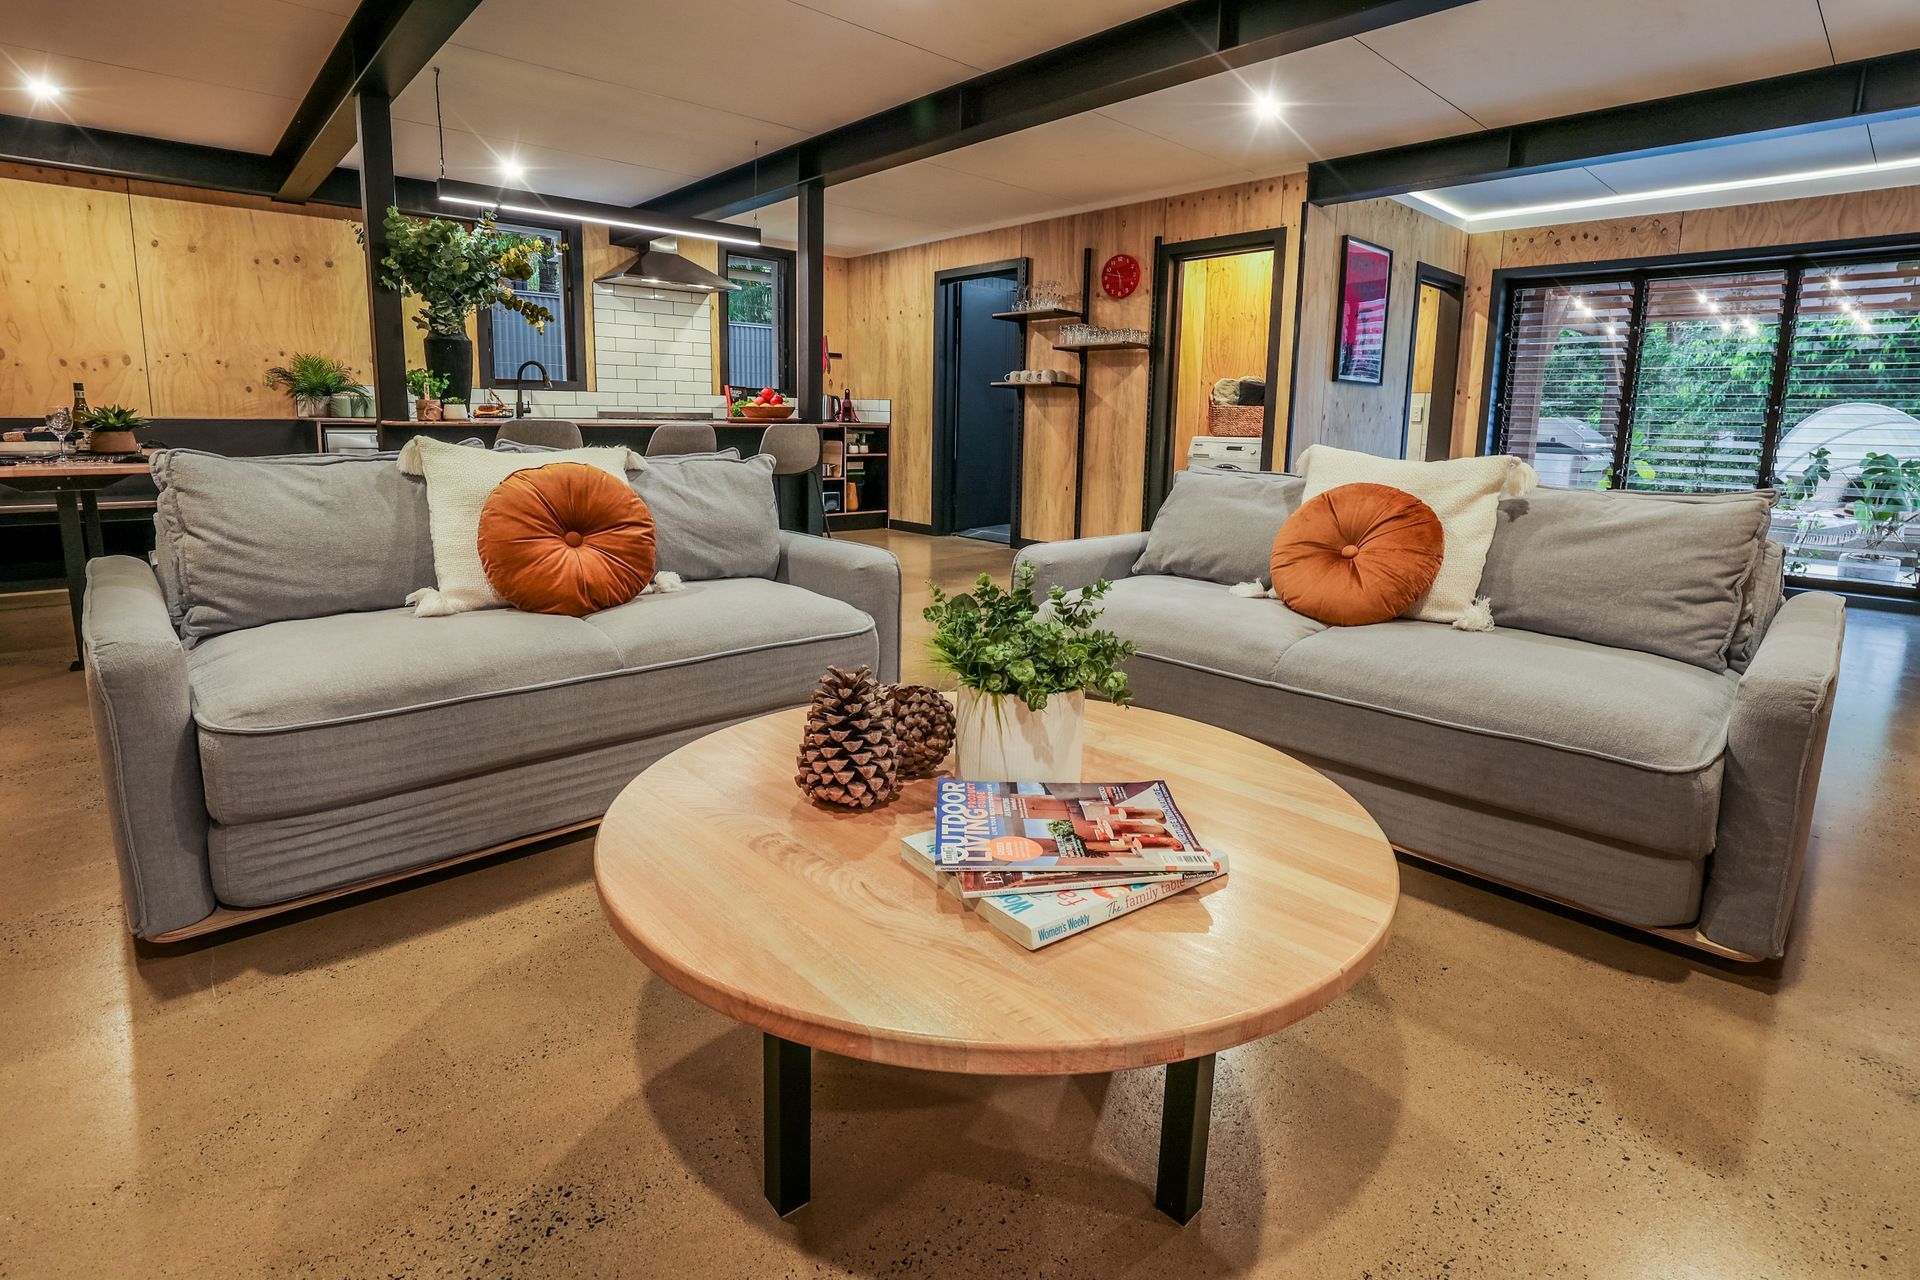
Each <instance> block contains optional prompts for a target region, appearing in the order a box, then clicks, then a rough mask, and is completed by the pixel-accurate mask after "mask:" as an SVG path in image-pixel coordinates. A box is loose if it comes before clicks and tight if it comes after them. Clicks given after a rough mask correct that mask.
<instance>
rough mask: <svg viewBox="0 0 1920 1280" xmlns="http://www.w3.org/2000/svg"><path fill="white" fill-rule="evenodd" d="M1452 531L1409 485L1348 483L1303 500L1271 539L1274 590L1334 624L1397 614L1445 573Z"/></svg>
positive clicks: (1282, 599) (1364, 621) (1307, 613)
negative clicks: (1443, 556) (1442, 566)
mask: <svg viewBox="0 0 1920 1280" xmlns="http://www.w3.org/2000/svg"><path fill="white" fill-rule="evenodd" d="M1445 545H1446V536H1445V534H1444V532H1443V531H1442V530H1441V527H1440V518H1439V517H1438V516H1436V515H1434V514H1433V508H1431V507H1429V506H1428V505H1427V504H1426V503H1424V502H1422V501H1420V499H1418V498H1416V497H1414V496H1413V495H1412V494H1410V493H1408V492H1407V491H1406V490H1404V489H1395V488H1391V487H1389V486H1387V485H1384V484H1343V485H1341V486H1340V487H1338V488H1336V489H1329V490H1327V491H1326V492H1325V493H1323V494H1321V495H1320V496H1319V497H1317V498H1314V499H1312V500H1311V501H1308V502H1304V503H1302V504H1301V505H1300V509H1299V510H1298V511H1296V512H1294V513H1293V514H1292V515H1291V516H1288V517H1287V522H1286V523H1285V524H1283V525H1281V526H1280V532H1279V534H1278V535H1276V536H1275V537H1274V540H1273V557H1272V561H1271V565H1272V569H1273V593H1274V595H1276V596H1278V597H1279V598H1280V602H1281V603H1282V604H1284V605H1286V606H1287V608H1289V609H1291V610H1293V611H1294V612H1295V613H1299V614H1304V615H1305V616H1307V617H1309V618H1313V619H1315V620H1316V621H1319V622H1324V623H1326V624H1327V625H1328V626H1334V627H1360V626H1365V625H1366V624H1368V623H1370V622H1385V621H1386V620H1387V619H1389V618H1394V617H1398V616H1399V615H1400V614H1401V613H1402V612H1403V611H1404V610H1405V609H1406V608H1407V606H1408V605H1410V604H1412V603H1413V602H1414V601H1415V600H1418V599H1419V598H1420V597H1421V596H1422V595H1423V594H1425V592H1426V590H1427V588H1428V587H1431V586H1432V585H1433V579H1434V577H1435V576H1436V575H1437V574H1438V573H1439V572H1440V555H1441V551H1442V550H1443V549H1444V547H1445Z"/></svg>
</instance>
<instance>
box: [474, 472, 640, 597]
mask: <svg viewBox="0 0 1920 1280" xmlns="http://www.w3.org/2000/svg"><path fill="white" fill-rule="evenodd" d="M653 556H654V548H653V513H652V512H651V511H648V510H647V504H646V503H645V502H643V501H641V499H640V495H639V494H637V493H635V492H634V491H633V490H632V489H629V488H628V487H627V486H626V485H625V484H623V483H621V482H620V481H619V480H617V479H615V478H614V477H613V476H612V475H611V474H609V473H608V472H605V471H602V470H601V469H600V468H598V467H590V466H588V465H587V464H586V463H584V462H553V463H549V464H547V465H546V466H544V467H534V468H532V469H530V470H527V471H516V472H514V473H513V474H512V475H510V476H508V477H507V478H506V479H505V480H502V481H501V482H500V483H499V485H497V486H496V487H495V488H494V491H493V492H492V493H491V494H489V495H488V496H487V501H486V505H485V506H483V507H481V508H480V565H481V567H482V568H484V569H485V570H486V571H487V581H488V582H490V583H492V584H493V589H494V590H495V591H498V592H499V593H500V596H501V598H502V599H504V600H505V601H506V602H507V603H508V604H510V605H512V606H513V607H514V608H516V609H524V610H526V611H527V612H529V613H564V614H567V615H569V616H571V617H575V618H578V617H583V616H584V615H586V614H589V613H598V612H599V611H600V610H602V609H611V608H613V606H615V605H617V604H625V603H626V602H627V601H629V600H631V599H633V598H634V597H635V596H637V595H639V594H640V593H641V592H642V591H644V590H646V586H647V584H648V583H649V582H651V581H653Z"/></svg>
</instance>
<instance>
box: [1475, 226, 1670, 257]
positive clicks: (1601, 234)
mask: <svg viewBox="0 0 1920 1280" xmlns="http://www.w3.org/2000/svg"><path fill="white" fill-rule="evenodd" d="M1680 218H1681V215H1680V214H1677V213H1658V214H1649V215H1646V216H1644V217H1639V218H1607V219H1603V220H1601V221H1598V222H1577V223H1574V224H1572V225H1570V226H1554V227H1528V228H1526V229H1525V230H1521V231H1508V232H1506V233H1505V237H1504V240H1503V242H1502V244H1501V249H1500V257H1501V260H1502V261H1504V262H1507V263H1509V264H1511V263H1520V262H1524V263H1527V264H1529V265H1533V266H1548V265H1556V266H1557V265H1560V264H1563V263H1570V262H1607V261H1611V260H1612V259H1615V258H1648V257H1654V256H1657V255H1659V254H1663V253H1678V252H1680Z"/></svg>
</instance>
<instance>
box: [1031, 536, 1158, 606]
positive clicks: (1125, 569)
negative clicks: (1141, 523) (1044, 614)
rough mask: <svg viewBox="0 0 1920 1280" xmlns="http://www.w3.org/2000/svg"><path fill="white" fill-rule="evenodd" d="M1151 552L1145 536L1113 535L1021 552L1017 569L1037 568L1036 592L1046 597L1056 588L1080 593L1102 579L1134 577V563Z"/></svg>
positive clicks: (1039, 545)
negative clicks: (1142, 555) (1024, 567)
mask: <svg viewBox="0 0 1920 1280" xmlns="http://www.w3.org/2000/svg"><path fill="white" fill-rule="evenodd" d="M1146 549H1147V535H1146V534H1144V533H1113V534H1108V535H1107V536H1105V537H1102V538H1075V539H1073V540H1072V541H1071V542H1036V543H1034V544H1033V545H1032V546H1030V547H1024V548H1022V549H1021V551H1020V554H1019V555H1017V556H1015V557H1014V558H1013V562H1014V564H1015V565H1019V564H1021V563H1023V562H1024V563H1027V564H1031V565H1032V566H1033V570H1034V572H1033V590H1034V593H1035V594H1036V595H1042V596H1044V595H1045V594H1046V593H1047V592H1048V591H1049V590H1051V589H1052V588H1053V587H1054V586H1056V585H1057V586H1061V587H1065V588H1066V589H1067V590H1068V591H1078V590H1079V589H1080V588H1081V587H1089V586H1092V585H1093V584H1094V583H1096V582H1098V581H1099V580H1100V579H1102V578H1105V579H1106V580H1107V581H1109V582H1118V581H1120V579H1122V578H1125V577H1129V576H1131V575H1132V573H1133V562H1134V561H1135V560H1138V559H1139V558H1140V553H1141V552H1142V551H1145V550H1146Z"/></svg>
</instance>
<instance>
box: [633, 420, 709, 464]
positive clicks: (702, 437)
mask: <svg viewBox="0 0 1920 1280" xmlns="http://www.w3.org/2000/svg"><path fill="white" fill-rule="evenodd" d="M719 440H720V437H719V436H717V435H715V434H714V430H713V424H712V423H710V422H663V423H661V424H660V425H659V426H657V427H655V428H654V429H653V434H652V435H651V436H649V437H648V438H647V456H648V457H649V458H657V457H661V456H663V455H665V454H669V453H712V452H713V451H714V450H715V449H716V448H718V447H719Z"/></svg>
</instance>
